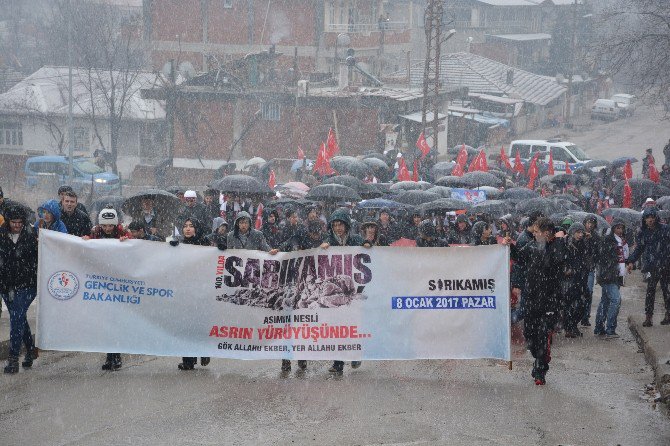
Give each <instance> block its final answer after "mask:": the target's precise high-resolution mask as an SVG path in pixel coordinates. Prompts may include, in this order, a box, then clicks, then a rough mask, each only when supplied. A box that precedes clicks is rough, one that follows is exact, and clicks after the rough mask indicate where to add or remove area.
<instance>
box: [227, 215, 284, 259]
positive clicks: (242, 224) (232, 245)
mask: <svg viewBox="0 0 670 446" xmlns="http://www.w3.org/2000/svg"><path fill="white" fill-rule="evenodd" d="M227 248H228V249H251V250H255V251H265V252H269V253H270V254H272V255H275V254H277V252H279V250H278V249H272V248H271V247H270V245H268V242H267V240H265V236H264V235H263V233H262V232H261V231H257V230H256V229H253V228H252V227H251V215H249V213H248V212H246V211H240V212H238V213H237V217H236V218H235V224H234V225H233V230H232V231H231V232H229V233H228V243H227Z"/></svg>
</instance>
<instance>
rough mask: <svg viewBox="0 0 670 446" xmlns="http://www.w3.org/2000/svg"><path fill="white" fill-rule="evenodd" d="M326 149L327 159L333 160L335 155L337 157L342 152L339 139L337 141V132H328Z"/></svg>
mask: <svg viewBox="0 0 670 446" xmlns="http://www.w3.org/2000/svg"><path fill="white" fill-rule="evenodd" d="M326 148H327V151H326V153H327V155H328V156H327V158H332V157H334V156H335V155H337V154H338V153H339V151H340V146H339V145H337V139H335V132H334V131H333V129H332V128H331V129H329V130H328V139H327V140H326Z"/></svg>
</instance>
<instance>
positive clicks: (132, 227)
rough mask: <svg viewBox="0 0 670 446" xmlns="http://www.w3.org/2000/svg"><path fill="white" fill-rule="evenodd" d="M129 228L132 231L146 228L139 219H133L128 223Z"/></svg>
mask: <svg viewBox="0 0 670 446" xmlns="http://www.w3.org/2000/svg"><path fill="white" fill-rule="evenodd" d="M128 229H129V230H130V231H141V230H142V229H144V225H143V224H142V223H140V222H139V221H131V222H130V224H129V225H128Z"/></svg>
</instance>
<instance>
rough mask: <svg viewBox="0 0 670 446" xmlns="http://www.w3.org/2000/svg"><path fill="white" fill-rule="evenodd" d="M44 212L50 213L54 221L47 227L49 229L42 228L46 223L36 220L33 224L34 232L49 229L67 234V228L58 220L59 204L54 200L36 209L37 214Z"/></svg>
mask: <svg viewBox="0 0 670 446" xmlns="http://www.w3.org/2000/svg"><path fill="white" fill-rule="evenodd" d="M43 209H44V210H46V211H49V212H50V213H51V215H53V216H54V221H53V222H52V223H51V225H49V227H46V226H43V225H45V224H46V223H44V222H43V220H37V221H36V222H35V232H37V231H38V230H39V229H40V228H42V229H50V230H52V231H58V232H62V233H64V234H67V227H66V226H65V224H64V223H63V221H62V220H61V219H60V217H61V215H60V204H59V203H58V201H56V200H49V201H47V202H46V203H44V204H42V206H40V207H38V208H37V212H38V213H39V212H40V211H41V210H43Z"/></svg>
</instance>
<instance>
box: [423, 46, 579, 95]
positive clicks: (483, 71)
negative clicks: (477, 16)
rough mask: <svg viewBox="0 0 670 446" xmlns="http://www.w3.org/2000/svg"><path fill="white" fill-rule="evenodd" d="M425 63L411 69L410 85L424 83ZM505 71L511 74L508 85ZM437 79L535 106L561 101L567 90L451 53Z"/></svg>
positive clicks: (496, 64)
mask: <svg viewBox="0 0 670 446" xmlns="http://www.w3.org/2000/svg"><path fill="white" fill-rule="evenodd" d="M423 68H424V62H419V63H417V64H415V65H413V66H412V68H411V70H410V76H411V84H412V85H413V86H420V85H422V84H423ZM508 72H511V73H512V74H513V79H512V82H511V83H510V84H508V83H507V77H508ZM440 78H441V80H442V84H443V86H444V87H445V88H458V87H467V88H468V91H469V92H471V93H484V94H490V95H493V96H502V97H509V98H513V99H522V100H523V101H524V102H529V103H531V104H536V105H547V104H549V103H550V102H551V101H553V100H555V99H558V98H560V97H561V96H562V95H563V94H564V93H565V92H566V91H567V88H565V87H563V86H562V85H560V84H559V83H558V82H556V79H554V78H553V77H548V76H541V75H539V74H534V73H529V72H528V71H524V70H521V69H518V68H514V67H510V66H508V65H505V64H502V63H500V62H496V61H494V60H491V59H487V58H486V57H482V56H478V55H476V54H471V53H452V54H448V55H446V56H444V57H442V59H441V61H440Z"/></svg>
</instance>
